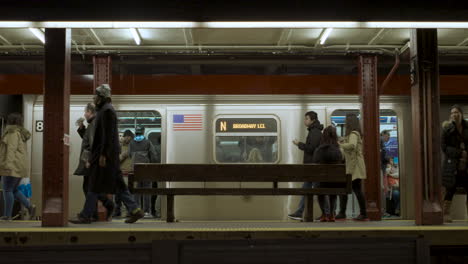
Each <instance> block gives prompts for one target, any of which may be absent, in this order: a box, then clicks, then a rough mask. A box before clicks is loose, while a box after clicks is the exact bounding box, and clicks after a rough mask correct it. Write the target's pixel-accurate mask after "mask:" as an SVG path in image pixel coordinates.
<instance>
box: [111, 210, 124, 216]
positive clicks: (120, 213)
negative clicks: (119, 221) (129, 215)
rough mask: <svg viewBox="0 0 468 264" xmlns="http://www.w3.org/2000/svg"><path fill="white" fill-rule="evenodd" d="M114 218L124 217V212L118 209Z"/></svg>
mask: <svg viewBox="0 0 468 264" xmlns="http://www.w3.org/2000/svg"><path fill="white" fill-rule="evenodd" d="M112 217H122V212H121V211H120V210H118V209H117V210H115V211H114V214H113V215H112Z"/></svg>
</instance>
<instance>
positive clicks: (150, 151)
mask: <svg viewBox="0 0 468 264" xmlns="http://www.w3.org/2000/svg"><path fill="white" fill-rule="evenodd" d="M128 153H129V156H130V157H131V159H132V167H133V165H134V164H136V163H156V162H157V160H158V157H157V154H156V150H155V149H154V146H153V144H152V143H151V141H149V140H147V139H143V140H142V141H135V140H132V142H130V144H129V147H128Z"/></svg>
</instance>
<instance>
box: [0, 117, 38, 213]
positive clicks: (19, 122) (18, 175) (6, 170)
mask: <svg viewBox="0 0 468 264" xmlns="http://www.w3.org/2000/svg"><path fill="white" fill-rule="evenodd" d="M30 138H31V133H29V131H28V130H26V129H25V128H24V127H23V116H22V115H21V114H20V113H12V114H10V115H8V118H7V126H6V129H5V133H4V134H3V135H2V139H1V141H0V175H1V176H2V186H3V203H4V206H3V217H2V220H11V217H12V212H13V204H14V202H15V198H16V199H18V201H20V202H21V203H22V204H23V205H24V207H26V208H27V209H28V211H29V215H30V217H31V218H33V217H34V215H35V210H36V206H35V205H33V204H31V203H30V202H29V200H28V199H27V198H26V197H25V196H24V195H23V193H21V192H20V191H19V190H18V186H19V184H20V182H21V179H22V178H26V177H27V176H28V172H27V166H26V156H27V150H26V141H28V140H29V139H30Z"/></svg>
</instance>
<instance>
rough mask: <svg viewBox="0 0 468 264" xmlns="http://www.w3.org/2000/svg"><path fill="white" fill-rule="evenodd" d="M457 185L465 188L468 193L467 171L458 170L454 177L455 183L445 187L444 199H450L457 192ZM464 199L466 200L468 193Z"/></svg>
mask: <svg viewBox="0 0 468 264" xmlns="http://www.w3.org/2000/svg"><path fill="white" fill-rule="evenodd" d="M458 187H463V188H465V191H466V193H468V173H467V172H466V171H459V172H458V174H457V176H456V179H455V185H454V186H453V187H451V188H447V189H446V193H445V198H444V200H446V201H452V199H453V196H454V195H455V193H456V192H457V188H458ZM466 200H467V201H468V195H467V196H466Z"/></svg>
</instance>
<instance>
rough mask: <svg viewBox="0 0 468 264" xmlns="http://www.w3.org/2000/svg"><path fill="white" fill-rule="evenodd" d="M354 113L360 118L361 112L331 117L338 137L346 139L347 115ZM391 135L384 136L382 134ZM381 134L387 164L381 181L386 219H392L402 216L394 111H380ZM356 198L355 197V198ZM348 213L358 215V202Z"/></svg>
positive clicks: (334, 114)
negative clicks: (356, 210)
mask: <svg viewBox="0 0 468 264" xmlns="http://www.w3.org/2000/svg"><path fill="white" fill-rule="evenodd" d="M348 113H353V114H356V115H357V116H358V117H359V118H360V111H359V110H356V109H353V110H336V111H334V112H333V113H332V115H331V122H332V124H333V125H334V126H335V127H336V128H337V133H338V137H344V136H345V133H346V129H345V118H346V114H348ZM383 132H385V133H384V134H386V135H389V136H383V135H382V133H383ZM380 133H381V135H382V136H381V144H382V145H381V148H383V149H384V150H385V155H386V157H385V159H386V162H385V163H383V164H382V168H381V181H382V186H383V190H382V193H384V194H385V198H386V202H384V203H383V208H382V209H383V210H384V218H388V219H392V218H397V217H399V216H400V177H399V175H400V168H399V143H398V117H397V115H396V113H395V112H394V111H393V110H387V109H382V110H380ZM353 198H354V196H353ZM352 203H353V206H352V207H351V209H350V206H348V207H347V208H348V210H351V212H348V213H349V214H350V215H356V214H358V212H355V209H357V208H358V207H357V204H355V203H356V201H353V202H352Z"/></svg>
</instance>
